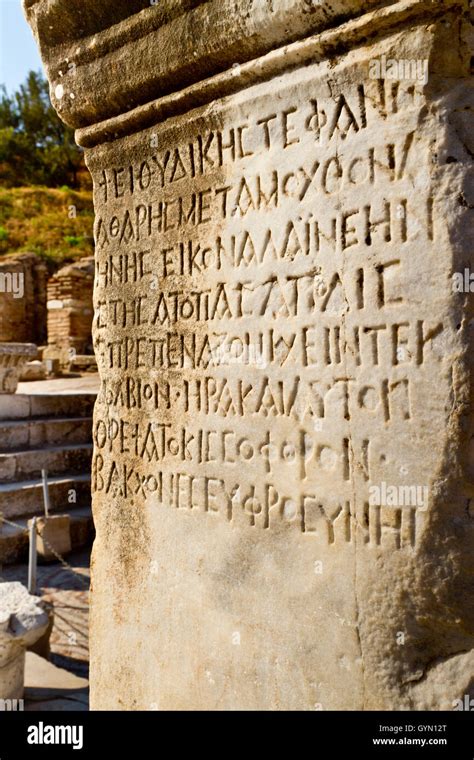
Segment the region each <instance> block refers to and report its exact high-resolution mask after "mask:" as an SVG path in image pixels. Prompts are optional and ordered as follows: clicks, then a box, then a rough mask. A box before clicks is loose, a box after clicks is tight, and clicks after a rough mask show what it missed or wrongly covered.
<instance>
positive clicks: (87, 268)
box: [48, 258, 94, 354]
mask: <svg viewBox="0 0 474 760" xmlns="http://www.w3.org/2000/svg"><path fill="white" fill-rule="evenodd" d="M93 285H94V259H93V258H87V259H83V260H82V261H78V262H77V263H74V264H70V265H68V266H66V267H63V268H62V269H59V270H58V271H57V272H56V274H55V275H53V277H51V279H50V280H49V282H48V346H50V347H51V346H53V347H57V348H58V349H60V350H65V351H66V352H67V351H68V350H73V351H75V352H76V353H78V354H87V353H90V351H91V347H92V336H91V330H92V317H93V304H92V290H93Z"/></svg>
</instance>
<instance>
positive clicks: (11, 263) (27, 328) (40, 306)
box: [0, 253, 48, 345]
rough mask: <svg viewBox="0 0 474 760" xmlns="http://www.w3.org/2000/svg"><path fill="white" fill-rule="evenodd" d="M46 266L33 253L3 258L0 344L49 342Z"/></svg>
mask: <svg viewBox="0 0 474 760" xmlns="http://www.w3.org/2000/svg"><path fill="white" fill-rule="evenodd" d="M47 279H48V272H47V267H46V264H44V262H42V261H41V259H40V258H39V257H38V256H37V255H36V254H34V253H20V254H17V255H15V256H2V257H0V341H4V342H12V341H13V342H22V341H23V342H26V343H36V344H37V345H41V344H43V343H45V341H46V283H47Z"/></svg>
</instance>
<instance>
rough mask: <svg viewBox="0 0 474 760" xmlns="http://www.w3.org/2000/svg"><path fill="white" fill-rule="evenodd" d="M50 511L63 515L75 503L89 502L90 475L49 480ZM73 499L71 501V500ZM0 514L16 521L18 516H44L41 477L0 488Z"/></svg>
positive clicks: (69, 475)
mask: <svg viewBox="0 0 474 760" xmlns="http://www.w3.org/2000/svg"><path fill="white" fill-rule="evenodd" d="M48 481H49V496H50V501H51V512H52V513H54V512H63V511H65V510H67V509H70V508H72V507H73V506H75V504H77V505H78V506H84V505H85V504H89V503H90V496H91V493H90V491H91V483H90V481H91V476H90V473H84V474H80V475H74V474H70V473H67V474H66V473H65V474H63V475H60V476H56V477H51V478H48ZM72 498H74V499H75V502H74V501H71V499H72ZM0 512H1V513H2V514H3V516H4V517H6V518H8V519H12V520H15V519H16V518H17V517H32V516H34V515H43V514H44V507H43V483H42V480H41V478H35V479H32V480H25V481H22V482H15V483H2V484H1V485H0Z"/></svg>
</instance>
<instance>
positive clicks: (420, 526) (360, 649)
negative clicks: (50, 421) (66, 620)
mask: <svg viewBox="0 0 474 760" xmlns="http://www.w3.org/2000/svg"><path fill="white" fill-rule="evenodd" d="M26 5H27V8H28V15H29V19H30V22H31V23H32V26H33V27H34V29H35V30H36V33H37V35H38V38H39V41H40V46H41V49H42V53H43V56H44V58H45V62H46V65H47V67H48V72H49V76H50V79H51V87H52V92H53V102H54V103H55V106H56V107H57V108H58V111H59V113H60V114H61V115H62V116H63V118H64V119H65V120H66V121H67V122H68V123H70V124H72V125H73V126H75V127H77V128H78V132H77V137H78V140H79V142H80V143H81V144H82V145H84V146H85V147H86V156H87V162H88V166H89V168H90V170H91V172H92V175H93V178H94V186H95V207H96V216H97V218H96V283H95V322H94V341H95V349H96V356H97V360H98V365H99V371H100V373H101V378H102V390H101V393H100V395H99V399H98V403H97V406H96V413H95V425H94V438H95V456H94V471H93V480H94V514H95V521H96V528H97V539H96V542H95V547H94V564H93V595H92V627H91V653H92V672H91V681H92V706H93V707H95V708H96V709H108V708H123V709H242V708H248V709H308V710H314V709H316V710H319V709H324V710H327V709H398V708H402V709H451V707H452V705H453V703H454V701H455V700H456V699H458V698H462V697H463V695H464V694H466V693H469V690H470V689H471V688H472V687H471V682H472V676H473V668H472V661H473V655H472V647H473V644H474V607H473V594H472V582H471V578H472V573H473V570H474V567H473V553H472V546H473V530H474V522H473V511H472V506H471V499H472V497H473V495H474V488H473V486H474V480H473V479H474V471H473V457H472V451H473V446H472V436H473V419H472V412H471V397H472V389H473V385H472V358H471V357H472V350H471V349H472V324H471V311H472V297H471V296H470V294H469V292H467V293H466V292H464V293H459V292H456V291H455V290H454V288H453V280H452V278H453V274H455V273H457V272H464V270H465V268H466V267H467V268H468V267H469V266H470V262H471V257H472V250H473V247H472V244H473V232H472V230H473V225H472V206H473V202H474V193H473V190H472V184H469V169H470V166H471V160H472V154H473V144H472V130H471V131H470V129H469V121H470V120H471V119H472V108H473V103H472V81H471V79H470V78H469V77H470V72H469V64H470V60H471V51H470V44H469V43H470V39H471V36H470V35H471V27H470V18H469V12H468V3H467V2H463V1H462V0H443V1H442V2H437V3H432V2H427V1H426V0H402V1H401V2H382V3H361V2H332V3H326V2H311V1H309V2H302V1H301V2H298V0H285V1H284V2H281V3H276V2H274V3H272V2H263V0H262V1H261V2H255V3H250V2H244V0H240V2H238V3H232V4H229V6H227V4H226V3H225V2H219V3H217V2H210V3H205V4H203V3H199V2H172V1H171V0H170V2H163V3H161V4H159V5H158V6H156V7H151V8H150V7H146V8H145V4H143V5H141V4H140V3H139V2H136V3H133V4H128V5H127V4H125V3H118V4H117V3H116V4H114V7H113V10H112V8H111V4H110V3H109V2H104V1H103V0H102V2H94V3H92V2H87V3H84V14H83V17H81V21H80V23H78V24H76V25H74V24H72V23H71V19H72V18H73V17H74V18H75V15H74V14H76V10H75V8H74V7H73V6H72V4H70V3H66V2H56V3H54V4H51V3H48V2H45V1H44V0H37V1H36V2H33V3H32V2H27V3H26ZM375 6H378V7H377V8H375V10H373V8H374V7H375ZM81 8H82V6H81ZM127 9H128V10H127ZM53 20H54V24H53V23H51V22H52V21H53ZM114 21H116V22H117V24H116V25H115V26H112V23H113V22H114ZM50 27H51V28H50ZM308 35H309V36H308ZM311 35H312V36H311ZM391 61H395V65H393V64H392V63H391ZM374 62H375V64H374ZM410 62H413V65H414V68H410ZM405 64H406V65H407V68H405ZM417 64H419V65H418V66H417ZM377 65H378V66H379V69H378V70H377Z"/></svg>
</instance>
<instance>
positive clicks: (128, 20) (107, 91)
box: [24, 0, 396, 127]
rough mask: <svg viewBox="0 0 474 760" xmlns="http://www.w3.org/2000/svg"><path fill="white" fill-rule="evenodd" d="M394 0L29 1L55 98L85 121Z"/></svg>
mask: <svg viewBox="0 0 474 760" xmlns="http://www.w3.org/2000/svg"><path fill="white" fill-rule="evenodd" d="M394 4H396V0H365V1H363V0H331V1H329V0H237V2H236V1H235V0H209V2H203V0H160V1H159V2H150V0H127V1H126V0H120V2H114V1H113V0H103V1H101V2H100V3H97V2H96V1H95V0H83V2H81V3H80V4H79V3H78V4H72V3H70V2H69V1H68V0H54V2H51V0H24V8H25V12H26V15H27V18H28V21H29V23H30V25H31V26H32V28H33V30H34V33H35V36H36V38H37V40H38V43H39V46H40V50H41V54H42V57H43V61H44V63H45V66H46V69H47V73H48V77H49V79H50V82H51V96H52V101H53V104H54V106H55V107H56V109H57V110H58V112H59V114H60V116H61V117H62V118H63V119H64V120H65V121H66V122H67V123H68V124H70V125H71V126H73V127H84V126H87V125H90V124H93V123H95V122H97V121H99V120H103V119H106V118H110V117H111V116H116V115H118V114H120V113H122V112H124V111H127V110H130V109H132V108H134V107H136V106H138V105H141V104H143V103H147V102H149V101H150V100H152V99H154V98H157V97H160V96H162V95H164V94H166V93H169V92H174V91H176V90H178V89H180V88H182V87H184V86H187V85H189V84H191V83H193V82H196V81H199V80H201V79H204V78H205V77H207V76H209V75H211V74H216V73H217V72H219V71H224V70H226V69H229V68H231V67H232V66H233V65H234V66H235V64H241V63H243V62H245V61H248V60H250V59H252V58H255V57H256V56H259V55H262V54H264V53H266V52H268V51H270V50H272V49H273V48H274V47H276V46H279V45H284V44H285V43H288V42H291V41H294V40H297V39H301V38H302V37H305V36H307V35H309V34H314V33H317V32H321V31H322V30H324V29H327V28H329V27H332V26H334V25H337V24H339V23H341V22H343V21H345V20H347V19H350V18H355V17H357V16H360V15H362V14H364V13H366V12H368V11H370V10H373V9H374V8H381V7H387V6H392V5H394Z"/></svg>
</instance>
